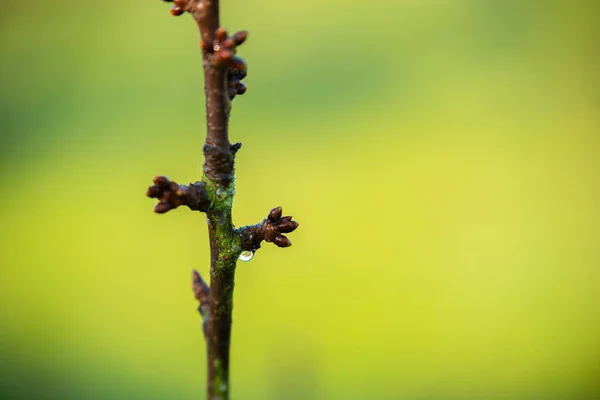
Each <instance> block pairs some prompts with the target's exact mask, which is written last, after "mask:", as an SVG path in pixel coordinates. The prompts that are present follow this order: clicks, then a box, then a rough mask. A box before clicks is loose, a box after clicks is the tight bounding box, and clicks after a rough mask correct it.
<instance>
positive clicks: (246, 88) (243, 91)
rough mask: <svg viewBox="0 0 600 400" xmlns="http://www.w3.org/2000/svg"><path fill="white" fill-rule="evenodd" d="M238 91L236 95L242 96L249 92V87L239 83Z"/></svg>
mask: <svg viewBox="0 0 600 400" xmlns="http://www.w3.org/2000/svg"><path fill="white" fill-rule="evenodd" d="M236 90H237V91H236V94H239V95H242V94H244V93H246V90H248V86H246V84H245V83H242V82H238V84H237V88H236Z"/></svg>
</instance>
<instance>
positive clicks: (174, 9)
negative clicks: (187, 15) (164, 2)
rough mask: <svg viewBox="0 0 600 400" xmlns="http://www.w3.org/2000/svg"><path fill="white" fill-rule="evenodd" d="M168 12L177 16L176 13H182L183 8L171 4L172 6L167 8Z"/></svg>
mask: <svg viewBox="0 0 600 400" xmlns="http://www.w3.org/2000/svg"><path fill="white" fill-rule="evenodd" d="M169 12H170V13H171V15H174V16H176V17H177V16H178V15H181V14H183V13H184V11H183V8H181V7H177V6H173V7H171V9H170V10H169Z"/></svg>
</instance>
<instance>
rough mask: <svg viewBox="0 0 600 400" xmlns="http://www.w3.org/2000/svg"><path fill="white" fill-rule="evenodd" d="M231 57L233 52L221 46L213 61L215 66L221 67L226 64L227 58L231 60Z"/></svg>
mask: <svg viewBox="0 0 600 400" xmlns="http://www.w3.org/2000/svg"><path fill="white" fill-rule="evenodd" d="M232 57H233V54H232V53H231V51H229V50H225V49H223V48H221V50H220V51H219V52H218V53H216V54H215V55H214V57H213V63H214V65H216V66H217V67H221V66H223V65H225V64H227V63H228V62H229V60H231V58H232Z"/></svg>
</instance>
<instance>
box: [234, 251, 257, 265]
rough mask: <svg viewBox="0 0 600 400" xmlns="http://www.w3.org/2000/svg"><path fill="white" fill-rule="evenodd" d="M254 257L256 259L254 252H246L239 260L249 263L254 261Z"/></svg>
mask: <svg viewBox="0 0 600 400" xmlns="http://www.w3.org/2000/svg"><path fill="white" fill-rule="evenodd" d="M252 257H254V252H252V251H248V250H244V251H242V252H241V253H240V256H239V257H238V258H239V259H240V260H241V261H244V262H248V261H250V260H252Z"/></svg>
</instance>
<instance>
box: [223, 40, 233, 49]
mask: <svg viewBox="0 0 600 400" xmlns="http://www.w3.org/2000/svg"><path fill="white" fill-rule="evenodd" d="M233 46H234V44H233V39H231V38H227V39H225V40H223V41H222V42H221V47H226V48H228V49H232V48H233Z"/></svg>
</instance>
